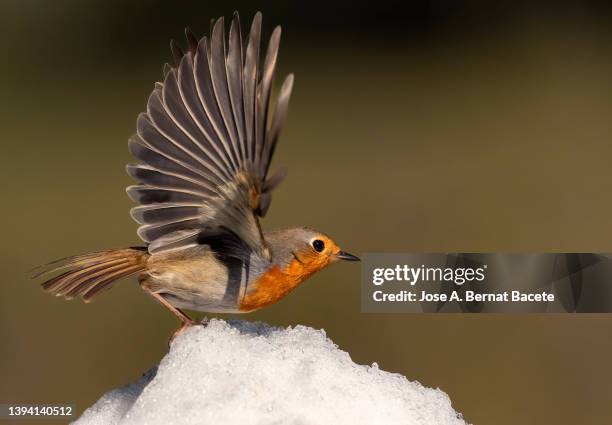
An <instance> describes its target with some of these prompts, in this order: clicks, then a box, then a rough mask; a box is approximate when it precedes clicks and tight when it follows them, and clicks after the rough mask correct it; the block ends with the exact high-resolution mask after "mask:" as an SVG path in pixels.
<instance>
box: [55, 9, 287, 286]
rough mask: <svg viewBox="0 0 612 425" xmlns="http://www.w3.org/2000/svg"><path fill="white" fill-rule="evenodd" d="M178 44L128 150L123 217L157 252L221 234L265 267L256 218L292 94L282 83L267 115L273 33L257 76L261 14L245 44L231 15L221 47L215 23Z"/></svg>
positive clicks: (266, 199) (275, 179) (270, 183)
mask: <svg viewBox="0 0 612 425" xmlns="http://www.w3.org/2000/svg"><path fill="white" fill-rule="evenodd" d="M185 36H186V39H187V49H186V50H183V49H181V48H180V47H179V46H178V44H177V43H176V42H174V41H172V42H171V43H170V47H171V50H172V55H173V59H174V63H175V66H170V65H167V64H166V65H165V66H164V69H163V74H164V79H163V83H160V82H158V83H156V84H155V86H154V88H153V91H152V93H151V95H150V96H149V98H148V101H147V109H146V112H145V113H143V114H140V115H139V117H138V120H137V124H136V128H137V132H136V134H135V135H134V136H132V137H131V138H130V140H129V142H128V146H129V150H130V152H131V154H132V155H133V156H134V157H135V158H137V159H138V160H139V161H142V163H140V164H130V165H128V166H127V171H128V173H129V174H130V176H132V177H133V178H134V179H135V180H136V181H138V182H139V184H138V185H134V186H130V187H128V188H127V193H128V196H130V198H131V199H132V200H134V201H135V202H137V203H138V204H139V205H138V206H136V207H134V208H132V210H131V215H132V217H133V218H134V220H135V221H136V222H138V223H139V224H140V227H139V229H138V235H139V236H140V237H141V238H142V239H143V240H144V241H145V242H148V243H149V247H148V249H149V252H151V253H155V252H160V251H166V250H170V249H183V248H186V247H188V246H194V245H197V244H198V243H206V242H205V241H207V240H210V238H215V237H219V235H221V234H226V233H228V232H229V233H231V234H232V237H237V238H238V239H237V240H240V241H241V243H239V244H237V245H236V246H240V247H242V246H246V247H248V249H249V250H250V251H251V252H254V253H256V254H257V255H259V256H260V257H262V258H268V259H269V258H270V251H269V248H268V247H267V243H266V241H265V240H264V238H263V234H262V232H261V228H260V225H259V221H258V218H257V216H264V215H265V213H266V211H267V209H268V207H269V205H270V202H271V192H272V190H273V189H274V188H275V187H276V186H277V185H278V184H279V183H280V181H281V180H282V178H283V177H284V172H280V173H276V174H274V175H273V176H272V177H268V171H269V168H270V163H271V160H272V156H273V155H274V151H275V148H276V145H277V142H278V139H279V135H280V131H281V128H282V126H283V124H284V122H285V121H286V117H287V110H288V105H289V98H290V96H291V91H292V87H293V75H289V76H288V77H287V78H286V79H285V81H284V83H283V85H282V87H281V89H280V92H279V96H278V100H277V101H276V107H275V111H274V113H272V112H271V110H272V108H271V104H273V102H272V86H273V82H274V73H275V67H276V63H277V58H278V49H279V44H280V36H281V30H280V27H277V28H276V29H274V31H273V32H272V35H271V37H270V41H269V43H268V47H267V50H266V55H265V60H264V63H263V68H262V71H261V72H260V70H259V56H260V44H261V13H259V12H258V13H256V14H255V16H254V18H253V22H252V24H251V27H250V31H249V36H248V40H247V41H246V45H245V44H244V43H243V40H242V31H241V25H240V19H239V17H238V14H237V13H235V14H234V16H233V18H232V21H231V25H230V28H229V36H228V39H227V49H226V36H225V30H224V19H223V18H219V19H217V20H216V21H214V22H213V23H211V35H210V38H207V37H203V38H202V39H200V40H198V38H197V37H196V36H195V34H194V33H193V32H192V31H191V30H190V29H189V28H187V29H185ZM237 249H238V248H237ZM84 284H86V285H88V284H89V283H87V282H79V283H78V285H77V286H78V287H81V286H82V285H84ZM67 290H68V291H70V290H71V288H68V289H67Z"/></svg>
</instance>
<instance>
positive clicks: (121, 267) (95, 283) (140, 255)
mask: <svg viewBox="0 0 612 425" xmlns="http://www.w3.org/2000/svg"><path fill="white" fill-rule="evenodd" d="M148 257H149V254H148V253H147V249H146V248H140V247H138V248H125V249H113V250H109V251H101V252H94V253H91V254H84V255H76V256H74V257H67V258H62V259H60V260H57V261H54V262H52V263H49V264H47V265H45V266H42V267H41V269H42V271H39V272H38V273H37V274H36V275H35V276H33V278H39V277H42V276H44V277H45V278H47V279H46V280H45V281H44V282H43V283H42V289H43V290H44V291H46V292H50V293H52V294H54V295H57V296H63V297H65V298H66V299H72V298H75V297H78V296H82V297H83V300H84V301H85V302H89V301H91V300H92V298H94V297H95V296H96V295H98V294H100V293H101V292H102V291H104V290H106V289H110V288H111V286H112V285H113V284H114V283H115V282H116V281H117V280H119V279H122V278H124V277H127V276H131V275H133V274H135V273H138V272H139V271H142V270H144V268H145V264H146V261H147V258H148ZM52 275H53V277H50V276H52Z"/></svg>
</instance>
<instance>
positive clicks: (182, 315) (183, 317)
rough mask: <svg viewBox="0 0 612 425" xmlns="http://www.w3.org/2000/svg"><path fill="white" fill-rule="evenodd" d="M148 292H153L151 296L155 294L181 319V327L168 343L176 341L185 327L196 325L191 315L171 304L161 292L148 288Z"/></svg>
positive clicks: (154, 296) (157, 298)
mask: <svg viewBox="0 0 612 425" xmlns="http://www.w3.org/2000/svg"><path fill="white" fill-rule="evenodd" d="M145 289H146V288H145ZM147 292H148V293H149V294H151V296H153V298H155V299H156V300H157V301H159V302H160V303H161V304H162V305H163V306H164V307H166V308H167V309H168V310H170V311H171V312H172V314H174V315H175V316H176V317H178V319H179V320H180V321H181V327H180V328H178V329H177V330H176V332H174V334H173V335H172V338H170V341H169V342H168V344H171V343H172V341H174V338H176V337H177V336H179V335H180V334H182V333H183V332H184V331H185V329H187V328H188V327H190V326H192V325H195V322H194V321H193V320H192V319H191V318H190V317H189V316H187V315H186V314H185V313H184V312H183V311H182V310H181V309H179V308H176V307H175V306H173V305H172V304H170V303H169V302H168V301H166V299H164V297H162V296H161V295H160V294H157V293H155V292H153V291H150V290H148V289H147Z"/></svg>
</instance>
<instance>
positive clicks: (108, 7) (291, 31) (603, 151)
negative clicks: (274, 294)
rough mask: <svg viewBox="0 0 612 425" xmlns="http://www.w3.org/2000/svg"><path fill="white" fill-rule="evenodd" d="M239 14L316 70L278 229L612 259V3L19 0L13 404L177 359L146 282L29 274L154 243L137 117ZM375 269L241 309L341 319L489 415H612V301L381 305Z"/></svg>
mask: <svg viewBox="0 0 612 425" xmlns="http://www.w3.org/2000/svg"><path fill="white" fill-rule="evenodd" d="M400 5H403V6H404V11H400ZM406 6H408V7H406ZM234 9H239V10H240V11H241V13H242V18H243V27H247V26H248V25H249V24H250V20H251V17H252V15H253V13H254V12H255V10H257V9H261V10H262V11H263V12H264V26H265V29H266V32H267V34H269V32H270V31H271V29H272V28H273V26H274V25H276V24H282V25H283V30H284V33H283V41H282V43H281V54H280V74H286V73H287V72H294V73H295V74H296V85H295V90H294V96H293V98H292V106H291V109H290V115H289V122H288V125H287V127H286V130H285V132H284V134H283V137H282V141H281V144H280V145H279V149H278V150H277V152H278V153H277V156H276V160H275V164H276V165H286V166H288V167H289V177H288V179H287V181H286V182H285V183H284V184H283V185H282V186H281V187H280V189H279V190H278V191H277V192H276V193H275V198H274V202H273V206H272V208H271V210H270V213H269V214H268V218H267V219H266V220H265V223H264V226H265V227H267V228H275V227H281V226H292V225H308V226H311V227H314V228H317V229H320V230H322V231H324V232H327V233H329V234H330V235H332V237H334V238H335V239H336V240H337V241H338V242H339V243H340V244H341V245H342V246H343V247H344V248H345V249H346V250H348V251H350V252H355V253H357V254H359V253H362V252H372V251H413V252H423V251H437V252H443V251H476V252H478V251H488V252H494V251H502V252H503V251H506V252H507V251H518V252H534V251H557V252H565V251H568V252H574V251H590V252H593V251H595V252H597V251H607V252H610V251H612V238H611V237H610V235H611V231H612V197H611V196H610V195H611V194H612V170H611V168H610V158H612V119H611V116H612V96H611V93H612V78H611V76H612V31H611V28H612V26H611V25H610V24H611V18H612V8H610V7H608V6H606V5H605V4H604V3H597V2H574V3H573V5H571V6H568V5H563V6H562V5H560V4H558V3H553V2H551V3H539V2H536V3H534V2H485V1H421V2H415V3H404V2H402V3H400V2H396V3H393V2H377V3H376V5H372V4H368V3H367V2H365V1H353V2H351V3H347V4H341V3H333V4H332V3H330V2H322V1H310V2H308V3H307V4H306V3H305V4H300V5H299V6H297V5H292V6H290V5H289V4H288V3H286V4H273V3H272V2H246V1H236V2H233V3H232V2H229V3H228V2H221V1H207V2H203V1H181V2H161V1H154V2H141V3H137V2H126V1H119V0H112V1H108V0H106V1H101V0H95V1H88V2H83V1H76V0H71V1H70V0H69V1H58V2H47V1H42V0H24V1H8V2H6V1H5V2H3V3H2V12H1V13H0V31H1V33H0V47H1V48H2V52H3V57H4V60H3V64H2V67H1V68H0V77H1V78H0V89H1V93H2V96H1V99H2V101H1V102H0V108H1V111H0V117H1V123H2V130H3V131H2V150H3V152H2V155H0V165H1V166H0V173H2V182H3V193H4V195H3V196H4V198H3V199H4V202H3V208H2V211H1V214H2V219H3V220H2V221H3V224H4V225H3V229H2V234H3V238H2V239H3V241H4V243H3V244H2V246H1V248H0V249H1V250H2V252H1V255H0V266H1V268H2V291H1V294H2V295H1V296H0V339H1V341H2V343H1V344H0V403H8V402H30V403H74V404H76V405H77V408H78V411H79V412H80V411H82V410H83V409H85V408H87V407H88V406H89V405H91V404H92V403H93V402H94V401H95V400H97V399H98V398H99V397H100V396H101V395H102V394H103V393H104V392H105V391H107V390H109V389H111V388H115V387H117V386H122V385H124V384H126V383H128V382H131V381H134V380H135V379H137V378H138V377H139V376H140V375H141V373H143V372H144V371H146V370H147V369H148V368H149V367H151V366H152V365H154V364H156V363H157V362H158V361H159V360H160V359H161V357H162V356H163V355H164V353H165V352H166V349H167V341H168V338H169V336H170V335H171V333H172V331H173V330H174V329H175V328H176V326H177V323H176V320H175V319H174V317H172V315H170V314H169V313H168V312H167V311H165V310H164V309H162V308H160V307H159V306H158V305H157V304H156V303H155V302H154V301H153V300H152V299H150V298H149V297H147V296H145V295H144V294H143V293H141V291H140V289H139V288H138V287H137V285H136V284H135V283H134V281H127V280H126V281H122V282H120V283H119V284H117V285H116V286H115V288H114V289H113V290H112V291H110V292H108V293H107V294H105V295H104V296H102V297H101V298H100V299H98V300H97V301H96V302H94V303H93V304H91V305H84V304H83V303H81V302H80V301H72V302H66V301H64V300H62V299H59V298H53V297H51V296H48V295H46V294H44V293H42V292H41V291H40V290H39V288H38V287H37V284H35V283H34V282H32V281H30V280H29V278H28V275H29V271H28V270H29V269H30V268H32V267H33V266H35V265H38V264H41V263H45V262H48V261H50V260H53V259H56V258H58V257H63V256H66V255H70V254H75V253H83V252H88V251H92V250H100V249H106V248H114V247H124V246H130V245H135V244H139V243H140V241H139V240H138V238H137V236H136V234H135V229H136V225H135V223H133V222H132V221H131V219H130V217H129V216H128V209H129V208H130V207H131V206H132V204H131V202H130V201H129V199H128V198H127V196H126V195H125V193H124V188H125V186H127V185H129V184H131V183H132V182H131V181H130V179H129V178H128V176H127V175H126V173H125V171H124V166H125V164H126V163H127V162H129V161H131V159H130V157H129V155H128V152H127V139H128V137H129V136H130V135H131V134H132V133H133V132H134V130H135V120H136V115H137V114H138V113H139V112H140V111H142V110H143V109H144V107H145V100H146V98H147V96H148V94H149V92H150V90H151V89H152V87H153V82H154V81H156V80H159V79H160V77H161V65H162V64H163V62H165V61H168V60H169V59H170V53H169V49H168V47H167V46H168V40H169V39H170V38H177V39H182V29H183V27H184V26H185V25H190V26H192V28H194V30H196V32H197V33H198V34H203V33H204V32H207V30H208V21H209V19H210V18H212V17H216V16H219V15H225V16H226V17H229V16H231V13H232V11H233V10H234ZM359 272H360V270H359V266H356V265H354V264H339V265H335V266H334V267H331V268H329V269H327V270H325V271H323V272H321V273H320V274H318V275H316V276H315V277H314V278H312V279H311V280H309V281H307V282H306V283H305V284H304V285H302V286H301V287H300V288H298V289H297V290H296V291H295V292H294V293H293V294H292V295H291V296H289V297H287V298H286V299H284V300H283V301H282V302H280V303H279V304H277V305H274V306H272V307H270V308H268V309H266V310H263V311H260V312H257V313H254V314H250V315H248V316H243V317H242V318H244V319H248V320H263V321H266V322H268V323H271V324H274V325H279V326H289V325H296V324H304V325H308V326H312V327H315V328H325V330H326V331H327V333H328V335H329V336H330V337H331V338H332V339H333V340H334V341H335V342H336V343H337V344H338V345H339V346H340V347H341V348H342V349H343V350H346V351H348V352H350V353H351V356H352V357H353V359H354V360H355V361H357V362H359V363H364V364H366V363H372V362H374V361H376V362H378V363H379V364H380V366H381V368H383V369H385V370H389V371H394V372H399V373H402V374H404V375H406V376H407V377H408V378H410V379H411V380H419V381H420V382H422V383H423V384H424V385H426V386H430V387H439V388H441V389H442V390H444V391H446V392H447V393H448V394H449V396H450V398H451V399H452V402H453V405H454V407H455V408H456V409H457V410H458V411H460V412H462V413H463V414H464V416H465V418H466V419H467V420H468V421H469V422H472V423H475V424H516V423H521V424H542V423H557V424H578V423H580V424H596V423H605V422H608V421H609V406H610V402H612V391H611V384H610V382H611V380H612V362H611V361H610V358H611V354H612V317H611V316H610V315H570V314H567V315H521V316H509V315H508V316H506V315H496V316H493V315H489V316H476V315H365V314H361V313H360V302H359V286H360V285H359Z"/></svg>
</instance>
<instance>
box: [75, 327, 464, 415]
mask: <svg viewBox="0 0 612 425" xmlns="http://www.w3.org/2000/svg"><path fill="white" fill-rule="evenodd" d="M75 423H76V424H78V425H97V424H100V425H102V424H104V425H108V424H121V425H128V424H151V425H155V424H164V425H165V424H175V425H182V424H224V425H231V424H240V425H247V424H296V425H298V424H300V425H301V424H304V425H306V424H308V425H312V424H351V425H353V424H373V423H381V424H383V423H384V424H386V425H392V424H457V425H458V424H465V422H464V421H463V419H462V418H461V415H460V414H457V413H456V412H455V411H454V410H453V408H452V407H451V402H450V400H449V398H448V396H447V395H446V394H445V393H444V392H442V391H440V390H437V389H436V390H434V389H431V388H426V387H423V386H422V385H421V384H419V383H418V382H410V381H408V380H407V379H406V378H405V377H404V376H402V375H399V374H395V373H388V372H384V371H382V370H380V369H379V368H378V365H377V364H376V363H374V364H373V365H372V366H361V365H357V364H355V363H353V361H352V360H351V358H350V356H349V355H348V353H346V352H344V351H342V350H340V349H338V347H337V346H336V345H335V344H334V343H333V342H332V341H331V340H330V339H328V338H327V336H326V335H325V332H324V331H322V330H321V331H317V330H315V329H312V328H308V327H305V326H296V327H294V328H286V329H284V328H283V329H281V328H273V327H270V326H268V325H266V324H263V323H249V322H243V321H230V322H225V321H223V320H211V321H210V322H209V324H208V326H206V327H203V326H194V327H192V328H190V329H188V330H187V331H186V332H184V333H183V334H182V335H180V336H179V337H177V338H176V339H175V341H174V342H173V343H172V346H171V349H170V352H169V353H168V354H167V355H166V356H165V357H164V359H163V360H162V361H161V363H160V364H159V366H158V367H157V368H154V369H152V370H151V371H149V372H147V373H146V374H145V375H144V376H143V377H142V379H141V380H139V381H138V382H136V383H135V384H132V385H129V386H127V387H125V388H121V389H116V390H113V391H110V392H108V393H107V394H105V395H104V396H103V397H102V398H101V399H100V400H98V402H96V404H94V405H93V406H92V407H90V408H89V409H87V410H86V411H85V413H83V415H82V416H81V417H80V418H79V419H78V420H77V421H76V422H75Z"/></svg>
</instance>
